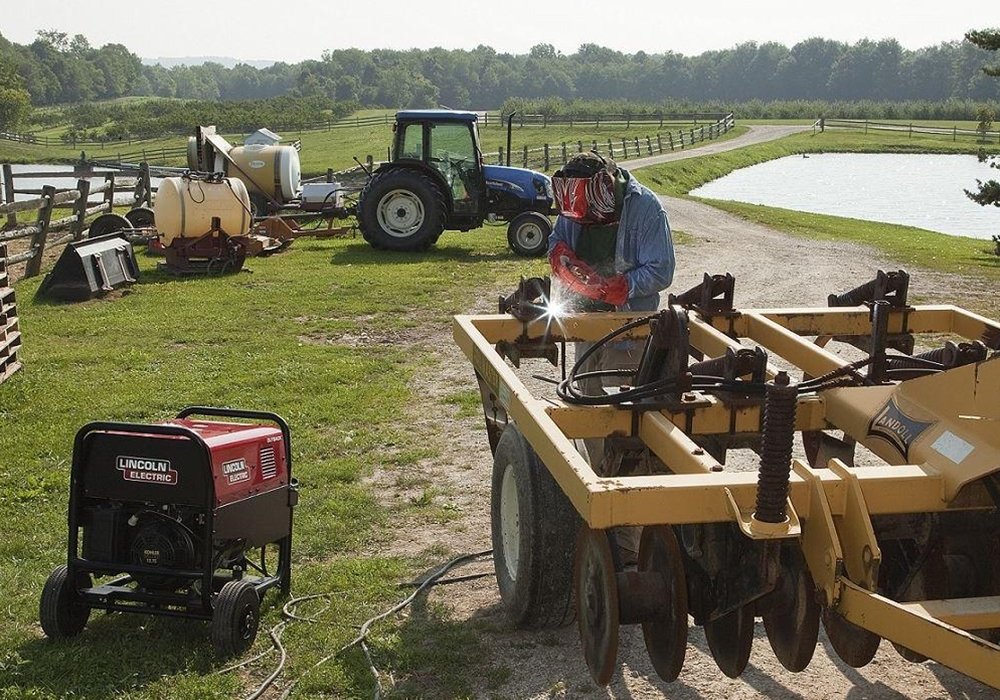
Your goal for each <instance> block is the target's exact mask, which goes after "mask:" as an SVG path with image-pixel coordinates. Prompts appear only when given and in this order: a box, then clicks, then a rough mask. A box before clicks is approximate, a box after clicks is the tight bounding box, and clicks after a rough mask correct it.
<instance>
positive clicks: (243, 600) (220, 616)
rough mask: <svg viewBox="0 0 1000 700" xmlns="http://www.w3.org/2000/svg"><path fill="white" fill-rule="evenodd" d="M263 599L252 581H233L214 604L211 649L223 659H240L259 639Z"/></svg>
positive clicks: (223, 588) (224, 587)
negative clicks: (258, 629) (236, 657)
mask: <svg viewBox="0 0 1000 700" xmlns="http://www.w3.org/2000/svg"><path fill="white" fill-rule="evenodd" d="M259 624H260V598H259V597H258V596H257V589H255V588H254V587H253V584H252V583H250V582H249V581H243V580H240V581H230V582H228V583H227V584H226V585H225V586H223V587H222V590H221V591H219V596H218V598H216V600H215V612H214V613H213V615H212V646H214V647H215V652H216V653H217V654H218V655H219V656H220V657H222V658H229V657H232V656H239V655H240V654H242V653H243V652H245V651H246V650H247V649H249V648H250V647H251V646H253V643H254V640H255V639H256V638H257V627H258V625H259Z"/></svg>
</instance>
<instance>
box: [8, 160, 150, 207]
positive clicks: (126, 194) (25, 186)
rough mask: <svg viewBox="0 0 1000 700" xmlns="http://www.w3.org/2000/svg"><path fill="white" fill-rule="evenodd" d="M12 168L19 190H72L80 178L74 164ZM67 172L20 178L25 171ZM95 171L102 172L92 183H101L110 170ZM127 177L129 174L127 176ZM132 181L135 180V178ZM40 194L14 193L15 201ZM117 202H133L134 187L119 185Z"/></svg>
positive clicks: (93, 197)
mask: <svg viewBox="0 0 1000 700" xmlns="http://www.w3.org/2000/svg"><path fill="white" fill-rule="evenodd" d="M11 170H12V171H13V173H14V178H13V180H14V187H15V188H16V189H19V190H40V189H42V186H43V185H52V186H53V187H55V188H56V189H57V190H71V189H74V188H75V187H76V182H77V180H78V179H79V178H78V177H77V176H75V175H74V174H73V166H72V165H49V164H45V163H40V164H35V163H33V164H28V165H12V166H11ZM63 172H64V173H66V177H48V178H45V179H40V178H18V177H17V176H18V175H19V174H23V173H63ZM93 172H94V173H101V174H100V175H98V176H97V177H89V178H87V179H88V180H90V183H91V185H99V184H101V183H102V182H104V175H103V173H105V172H109V171H108V170H106V169H102V168H94V170H93ZM126 177H127V176H126ZM132 182H135V180H134V179H133V180H132ZM159 182H160V178H156V177H154V178H150V184H151V185H152V186H153V187H156V186H157V185H158V184H159ZM37 196H38V195H35V194H16V195H14V200H15V201H18V202H20V201H24V200H27V199H34V198H35V197H37ZM103 198H104V195H103V194H95V195H91V196H90V197H89V201H93V202H99V201H101V200H102V199H103ZM115 202H117V203H131V202H132V188H131V187H119V188H118V189H117V191H116V192H115Z"/></svg>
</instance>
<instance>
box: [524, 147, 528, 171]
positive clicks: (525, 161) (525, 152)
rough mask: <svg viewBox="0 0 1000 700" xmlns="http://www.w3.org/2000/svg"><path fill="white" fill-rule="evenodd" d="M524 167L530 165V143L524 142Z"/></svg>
mask: <svg viewBox="0 0 1000 700" xmlns="http://www.w3.org/2000/svg"><path fill="white" fill-rule="evenodd" d="M524 167H525V168H527V167H528V144H524Z"/></svg>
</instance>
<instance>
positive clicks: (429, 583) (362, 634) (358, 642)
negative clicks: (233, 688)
mask: <svg viewBox="0 0 1000 700" xmlns="http://www.w3.org/2000/svg"><path fill="white" fill-rule="evenodd" d="M492 554H493V550H492V549H487V550H484V551H482V552H475V553H473V554H463V555H461V556H459V557H455V558H454V559H452V560H451V561H449V562H448V563H447V564H444V565H443V566H441V567H440V568H439V569H437V570H436V571H435V572H434V573H433V574H431V575H430V576H428V577H427V578H426V579H424V580H423V582H421V583H420V584H419V585H418V586H417V587H416V588H415V589H414V591H413V592H412V593H411V594H410V595H408V596H407V597H406V598H404V599H403V600H402V601H400V602H399V603H397V604H396V605H394V606H393V607H392V608H390V609H389V610H386V611H385V612H382V613H380V614H378V615H376V616H375V617H372V618H370V619H368V620H366V621H365V623H364V624H363V625H361V628H360V631H359V633H358V635H357V636H356V637H355V638H354V639H352V640H351V641H350V642H348V643H347V644H345V645H344V646H342V647H340V648H339V649H337V651H335V652H333V653H332V654H328V655H326V656H324V657H323V658H322V659H320V660H319V661H317V662H316V663H315V664H313V665H312V666H310V667H309V668H307V669H306V670H305V671H304V672H303V673H302V675H300V676H299V677H298V678H295V679H294V680H292V682H291V683H290V684H289V685H288V686H287V687H286V688H285V690H284V692H282V694H281V696H280V698H279V700H286V698H288V697H289V696H290V695H291V694H292V692H293V691H294V689H295V686H296V684H298V682H299V681H300V680H302V679H303V678H305V676H307V675H308V674H309V673H311V672H312V671H314V670H316V669H317V668H319V667H320V666H322V665H323V664H325V663H326V662H328V661H330V660H331V659H333V658H336V657H337V656H340V654H342V653H344V652H345V651H347V650H348V649H350V648H351V647H353V646H360V647H361V649H362V652H363V653H364V654H365V657H366V658H367V660H368V665H369V671H371V672H372V674H373V676H374V678H375V692H374V696H375V698H376V699H378V698H380V697H381V688H380V682H379V677H378V670H377V669H376V668H375V665H374V662H373V660H372V657H371V653H370V651H369V649H368V644H367V639H368V632H369V631H370V629H371V627H372V625H374V624H375V623H376V622H379V621H380V620H383V619H385V618H387V617H389V616H390V615H394V614H395V613H397V612H399V611H400V610H402V609H404V608H406V607H407V606H408V605H410V603H412V602H413V601H414V600H415V599H416V597H417V596H418V595H420V593H422V592H423V591H425V590H427V589H429V588H432V587H434V586H436V585H438V584H439V583H442V579H444V575H445V574H447V573H448V572H449V571H451V570H452V569H454V568H456V567H459V566H463V565H465V564H468V563H471V562H473V561H476V560H478V559H481V558H482V557H486V556H489V555H492ZM485 575H486V574H482V575H473V576H475V577H477V578H478V577H481V576H485ZM444 580H445V581H447V580H448V579H444ZM456 582H457V581H456ZM341 593H344V591H330V592H327V593H313V594H311V595H305V596H300V597H298V598H292V599H291V600H289V601H288V602H287V603H285V605H284V606H283V607H282V613H283V614H284V615H286V616H287V619H285V620H282V621H281V622H279V623H278V624H277V625H275V626H274V627H273V628H271V632H270V637H271V643H272V645H273V647H272V649H269V650H267V651H266V652H264V653H262V654H258V655H257V656H255V657H253V659H249V660H247V661H244V662H242V663H240V664H237V665H235V666H231V667H229V668H227V669H223V671H219V673H223V672H226V671H232V670H235V669H237V668H242V667H243V666H246V665H248V664H249V663H251V662H252V661H254V660H257V659H259V658H261V657H263V656H264V655H266V654H267V653H269V652H271V651H274V650H278V651H280V653H281V659H280V661H279V664H278V667H277V668H276V669H275V670H274V671H273V672H272V673H271V674H270V675H269V676H268V677H267V678H266V679H265V680H264V682H263V683H261V685H260V686H258V687H257V689H256V690H255V691H254V692H253V693H251V694H250V695H248V696H246V698H245V699H244V700H258V699H259V698H260V697H261V696H263V694H264V693H265V692H266V691H267V689H268V688H270V687H271V686H272V685H273V684H274V682H275V680H277V678H278V676H279V675H280V674H281V671H282V670H283V669H284V667H285V662H286V660H287V652H286V651H285V647H284V645H283V644H282V643H281V634H282V632H284V630H285V628H286V627H287V625H289V624H292V623H293V622H295V621H301V622H313V623H321V622H322V620H318V619H311V618H305V617H301V616H298V615H296V614H295V613H294V612H292V611H294V610H295V607H296V606H297V605H298V604H299V603H303V602H305V601H307V600H315V599H318V598H330V597H332V596H335V595H339V594H341ZM324 610H325V608H324ZM321 612H322V611H321Z"/></svg>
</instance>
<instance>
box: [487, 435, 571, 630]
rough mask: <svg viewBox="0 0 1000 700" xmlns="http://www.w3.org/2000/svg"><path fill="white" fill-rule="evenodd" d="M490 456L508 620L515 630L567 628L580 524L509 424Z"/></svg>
mask: <svg viewBox="0 0 1000 700" xmlns="http://www.w3.org/2000/svg"><path fill="white" fill-rule="evenodd" d="M494 455H495V456H494V461H493V481H492V490H491V499H490V516H491V525H492V528H491V529H492V536H493V567H494V571H495V572H496V578H497V587H498V588H499V589H500V598H501V600H503V606H504V609H505V611H506V613H507V616H508V618H509V619H510V620H511V622H513V624H514V625H515V626H516V627H519V628H539V627H560V626H563V625H567V624H569V623H570V622H572V621H573V617H574V614H575V608H574V605H573V549H574V542H575V540H576V532H577V530H578V529H579V527H580V518H579V516H578V515H577V513H576V510H575V509H574V508H573V504H572V503H570V501H569V499H568V498H567V497H566V495H565V494H564V493H563V492H562V490H560V488H559V485H558V484H556V482H555V479H553V478H552V475H551V474H550V473H549V471H548V469H546V468H545V465H543V464H542V463H541V461H540V460H539V459H538V455H536V454H535V451H534V450H533V449H531V446H530V445H529V444H528V442H527V441H526V440H525V439H524V436H523V435H521V431H520V430H518V429H517V427H516V426H515V425H514V424H513V423H511V424H510V425H508V426H507V427H506V428H505V429H504V431H503V434H502V435H501V436H500V441H499V442H498V443H497V448H496V452H495V453H494Z"/></svg>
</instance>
